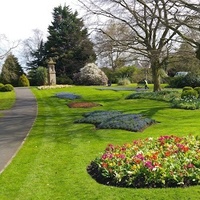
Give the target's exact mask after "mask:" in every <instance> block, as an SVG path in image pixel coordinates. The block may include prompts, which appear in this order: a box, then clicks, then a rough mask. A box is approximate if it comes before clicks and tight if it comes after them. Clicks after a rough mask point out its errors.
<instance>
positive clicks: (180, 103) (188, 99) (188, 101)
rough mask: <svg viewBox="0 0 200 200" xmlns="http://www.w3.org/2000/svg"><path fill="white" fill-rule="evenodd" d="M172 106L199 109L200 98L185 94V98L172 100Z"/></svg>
mask: <svg viewBox="0 0 200 200" xmlns="http://www.w3.org/2000/svg"><path fill="white" fill-rule="evenodd" d="M172 107H173V108H181V109H187V110H195V109H199V108H200V99H197V98H196V97H195V96H184V97H183V98H175V99H173V100H172Z"/></svg>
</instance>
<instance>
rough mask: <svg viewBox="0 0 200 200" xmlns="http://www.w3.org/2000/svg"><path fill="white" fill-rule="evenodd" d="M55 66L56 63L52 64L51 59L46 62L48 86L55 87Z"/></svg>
mask: <svg viewBox="0 0 200 200" xmlns="http://www.w3.org/2000/svg"><path fill="white" fill-rule="evenodd" d="M55 64H56V62H54V61H53V60H52V58H50V59H49V62H48V84H49V85H56V70H55Z"/></svg>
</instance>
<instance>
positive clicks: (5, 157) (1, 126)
mask: <svg viewBox="0 0 200 200" xmlns="http://www.w3.org/2000/svg"><path fill="white" fill-rule="evenodd" d="M15 92H16V102H15V104H14V106H13V107H12V109H10V110H6V111H0V112H1V113H4V117H0V173H1V172H2V171H3V170H4V169H5V167H6V166H7V165H8V164H9V163H10V161H11V159H12V158H13V157H14V156H15V154H16V153H17V151H18V150H19V148H20V147H21V145H22V144H23V141H24V139H25V138H26V136H27V134H28V133H29V131H30V129H31V128H32V125H33V123H34V121H35V118H36V116H37V102H36V99H35V97H34V95H33V94H32V92H31V90H30V89H29V88H27V87H19V88H15Z"/></svg>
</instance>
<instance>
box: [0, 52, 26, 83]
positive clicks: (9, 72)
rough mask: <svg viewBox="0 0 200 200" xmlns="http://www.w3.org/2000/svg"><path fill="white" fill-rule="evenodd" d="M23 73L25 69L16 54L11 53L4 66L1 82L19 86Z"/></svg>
mask: <svg viewBox="0 0 200 200" xmlns="http://www.w3.org/2000/svg"><path fill="white" fill-rule="evenodd" d="M22 74H23V69H22V67H21V66H20V64H19V62H18V59H17V58H16V57H15V56H14V55H12V54H9V55H8V56H7V58H6V60H5V62H4V64H3V67H2V71H1V82H2V83H3V84H12V85H13V86H18V80H19V77H20V76H21V75H22Z"/></svg>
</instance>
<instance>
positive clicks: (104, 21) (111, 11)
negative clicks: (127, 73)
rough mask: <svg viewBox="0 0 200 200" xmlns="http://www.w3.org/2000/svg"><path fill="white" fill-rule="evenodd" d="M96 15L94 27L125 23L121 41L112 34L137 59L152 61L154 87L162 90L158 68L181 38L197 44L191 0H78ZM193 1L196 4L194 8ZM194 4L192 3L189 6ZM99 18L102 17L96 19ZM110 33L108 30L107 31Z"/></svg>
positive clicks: (162, 64) (197, 15)
mask: <svg viewBox="0 0 200 200" xmlns="http://www.w3.org/2000/svg"><path fill="white" fill-rule="evenodd" d="M79 2H80V3H81V4H82V5H83V6H84V8H85V9H86V10H87V13H90V14H91V15H92V16H93V18H94V19H96V22H95V23H96V24H97V29H102V28H103V27H105V25H108V24H109V23H110V21H111V20H112V21H116V23H119V24H120V25H121V26H124V27H125V30H126V31H124V32H122V33H121V34H123V37H121V38H124V39H123V41H122V40H121V39H117V38H113V37H110V38H112V39H113V40H114V41H115V42H116V43H117V44H118V45H119V46H122V47H123V46H125V47H128V48H129V49H130V50H132V52H133V53H134V54H137V57H138V58H139V59H145V60H146V61H147V62H149V63H150V64H151V69H152V80H153V83H154V91H159V90H161V86H160V72H161V71H162V69H163V66H164V65H165V63H166V60H167V59H168V57H169V52H170V51H173V49H174V48H175V47H177V45H178V43H179V42H180V38H183V39H184V40H187V41H188V42H190V43H192V44H194V46H196V45H197V44H198V42H197V41H196V40H195V39H194V37H191V30H193V33H196V32H197V31H199V23H198V22H199V13H197V11H196V10H195V9H191V8H190V7H189V6H188V4H189V5H191V4H192V3H191V2H192V1H187V2H188V4H187V5H186V4H184V1H179V0H178V1H177V0H176V1H175V0H146V1H142V0H120V1H119V0H96V1H95V2H94V1H92V0H84V1H83V0H79ZM196 5H197V4H195V5H194V6H195V8H196ZM192 8H193V7H192ZM95 16H96V18H95ZM99 19H101V20H99ZM107 34H108V35H109V33H107Z"/></svg>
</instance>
